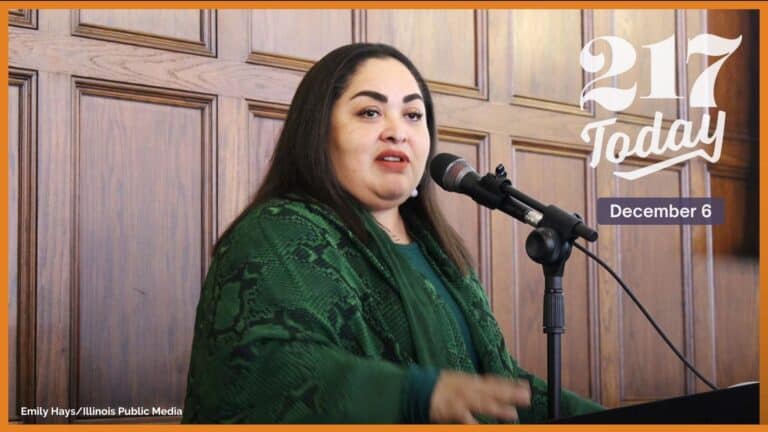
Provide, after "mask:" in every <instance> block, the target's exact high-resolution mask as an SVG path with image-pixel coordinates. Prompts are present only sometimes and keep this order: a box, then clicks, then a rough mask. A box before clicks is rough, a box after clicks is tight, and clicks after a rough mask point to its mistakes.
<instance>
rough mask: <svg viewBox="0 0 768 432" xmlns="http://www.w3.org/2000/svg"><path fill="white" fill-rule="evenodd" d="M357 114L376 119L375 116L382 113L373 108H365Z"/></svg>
mask: <svg viewBox="0 0 768 432" xmlns="http://www.w3.org/2000/svg"><path fill="white" fill-rule="evenodd" d="M357 115H359V116H360V117H362V118H365V119H374V118H376V117H378V116H379V115H380V113H379V111H378V110H375V109H373V108H365V109H363V110H362V111H360V112H359V113H357Z"/></svg>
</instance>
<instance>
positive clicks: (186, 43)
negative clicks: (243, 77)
mask: <svg viewBox="0 0 768 432" xmlns="http://www.w3.org/2000/svg"><path fill="white" fill-rule="evenodd" d="M72 34H73V35H75V36H83V37H89V38H94V39H101V40H108V41H113V42H120V43H128V44H133V45H140V46H148V47H151V48H158V49H166V50H171V51H179V52H186V53H191V54H200V55H205V56H211V57H213V56H215V55H216V12H215V11H212V10H199V9H172V10H163V9H151V10H140V9H78V10H74V11H72Z"/></svg>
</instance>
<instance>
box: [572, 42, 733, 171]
mask: <svg viewBox="0 0 768 432" xmlns="http://www.w3.org/2000/svg"><path fill="white" fill-rule="evenodd" d="M597 41H604V42H607V43H608V46H609V47H610V50H611V54H612V61H611V64H610V66H609V67H608V70H607V71H606V72H605V73H604V74H602V75H600V76H599V77H597V78H595V79H594V80H592V81H590V82H589V83H587V85H586V86H584V89H583V90H582V92H581V99H580V104H581V109H584V104H585V103H586V102H587V101H595V102H596V103H599V104H600V105H602V106H603V107H604V108H606V109H608V110H610V111H613V112H619V111H622V110H625V109H627V108H628V107H629V106H630V105H632V102H633V101H634V100H635V96H636V94H637V83H634V85H632V87H630V88H615V87H599V88H591V87H592V85H593V84H594V83H596V82H597V81H600V80H605V79H610V78H612V77H615V76H618V75H619V74H622V73H624V72H626V71H628V70H629V69H631V68H632V66H634V64H635V60H636V59H637V53H636V51H635V48H634V47H633V46H632V45H631V44H630V43H629V42H627V41H626V40H624V39H622V38H620V37H617V36H600V37H597V38H594V39H592V40H591V41H589V42H588V43H587V44H586V45H584V48H583V49H582V50H581V57H580V63H581V67H582V68H583V69H584V70H586V71H587V72H591V73H597V72H598V71H600V70H602V69H603V66H604V65H605V59H604V57H603V55H602V54H598V55H592V54H591V53H590V49H591V48H592V46H593V45H594V44H595V42H597ZM739 45H741V36H739V37H738V38H736V39H725V38H722V37H720V36H716V35H713V34H707V33H705V34H700V35H698V36H696V37H694V38H693V39H689V40H688V56H687V58H686V62H688V61H689V60H690V58H691V56H692V55H694V54H703V55H707V56H724V57H723V58H721V59H720V60H718V61H716V62H714V63H712V64H711V65H710V66H709V67H708V68H706V69H705V70H704V71H703V72H702V73H701V75H699V76H698V78H696V80H695V81H694V83H693V87H691V92H690V97H689V105H690V106H691V107H697V108H712V107H717V104H716V103H715V95H714V92H715V80H716V79H717V74H718V72H720V68H721V67H722V66H723V63H724V62H725V61H726V60H727V59H728V57H729V56H730V55H731V54H733V52H734V51H736V49H737V48H738V47H739ZM643 48H647V49H649V50H650V52H651V91H650V93H649V94H648V95H646V96H641V97H640V98H641V99H680V96H678V95H677V91H676V87H675V83H676V80H675V78H676V76H677V73H676V72H677V63H676V58H675V35H674V34H673V35H672V36H670V37H668V38H667V39H664V40H663V41H661V42H657V43H655V44H651V45H643ZM587 89H589V90H587ZM661 122H662V113H661V112H658V111H657V112H656V113H655V115H654V121H653V126H645V127H643V128H642V129H641V130H640V132H639V133H638V135H637V139H636V140H635V144H634V146H631V145H630V137H629V136H628V135H627V134H625V133H623V132H619V131H616V132H614V133H613V134H612V135H611V136H610V137H609V138H608V140H607V141H605V128H606V127H607V126H610V125H612V124H614V123H616V118H615V117H614V118H611V119H607V120H598V121H595V122H592V123H588V124H587V125H586V126H584V129H583V130H582V131H581V139H582V140H584V142H587V143H589V142H590V141H591V139H592V138H591V137H590V132H591V131H594V150H593V152H592V160H591V161H590V166H591V167H592V168H595V167H596V166H597V165H598V163H600V156H601V154H603V153H604V154H605V159H606V160H608V161H609V162H613V163H620V162H622V161H623V160H624V159H625V158H627V157H628V156H632V155H636V156H638V157H646V156H648V155H649V154H651V153H653V154H656V155H661V154H664V153H665V152H667V151H670V152H676V151H678V150H680V149H681V148H687V149H691V150H690V151H689V152H688V153H684V154H680V155H678V156H675V157H673V158H670V159H667V160H664V161H661V162H657V163H655V164H652V165H648V166H645V167H643V168H639V169H636V170H633V171H615V172H614V175H616V176H618V177H622V178H625V179H628V180H635V179H638V178H640V177H644V176H646V175H648V174H651V173H654V172H656V171H659V170H662V169H664V168H666V167H669V166H672V165H674V164H677V163H679V162H683V161H686V160H688V159H693V158H695V157H697V156H701V157H703V158H704V159H706V160H708V161H709V162H712V163H714V162H717V161H718V160H720V152H721V150H722V146H723V133H724V131H725V111H722V110H718V112H717V122H716V126H715V130H714V135H711V136H710V135H709V129H710V125H709V123H710V117H709V114H707V111H706V110H705V111H704V114H702V118H701V127H700V128H699V131H698V133H697V134H696V137H693V136H692V129H693V123H692V122H690V121H687V120H683V119H677V120H675V121H674V123H672V125H671V126H670V128H669V132H668V134H667V137H666V139H665V140H664V142H663V143H660V138H661V137H660V135H661ZM680 132H681V133H682V136H681V138H680V141H679V142H678V141H677V140H676V137H677V134H678V133H680ZM648 141H650V142H648ZM699 143H702V144H712V143H714V149H713V150H712V153H711V154H708V153H707V152H706V151H705V150H704V149H703V148H697V146H698V144H699Z"/></svg>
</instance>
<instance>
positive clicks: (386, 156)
mask: <svg viewBox="0 0 768 432" xmlns="http://www.w3.org/2000/svg"><path fill="white" fill-rule="evenodd" d="M376 160H377V161H382V162H393V163H408V162H410V161H411V160H410V159H408V155H406V154H405V153H403V152H401V151H397V150H384V151H383V152H381V153H379V154H378V156H376Z"/></svg>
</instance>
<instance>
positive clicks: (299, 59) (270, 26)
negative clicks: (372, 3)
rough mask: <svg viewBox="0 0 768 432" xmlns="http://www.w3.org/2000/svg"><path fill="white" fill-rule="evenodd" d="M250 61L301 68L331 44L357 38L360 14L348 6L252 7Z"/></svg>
mask: <svg viewBox="0 0 768 432" xmlns="http://www.w3.org/2000/svg"><path fill="white" fill-rule="evenodd" d="M250 16H251V26H250V29H251V35H250V36H251V37H250V39H251V53H250V55H249V56H248V61H249V62H251V63H257V64H263V65H269V66H277V67H282V68H286V69H295V70H300V71H305V70H308V69H309V68H310V67H311V66H312V63H313V62H314V61H315V60H318V59H320V58H321V57H322V56H323V55H325V54H326V53H328V52H329V51H331V50H333V49H334V48H336V47H338V46H341V45H346V44H348V43H350V42H353V41H356V40H358V39H357V38H356V37H355V34H356V33H358V29H359V28H360V25H361V23H360V14H359V13H357V12H355V11H351V10H280V9H271V10H253V11H250Z"/></svg>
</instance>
